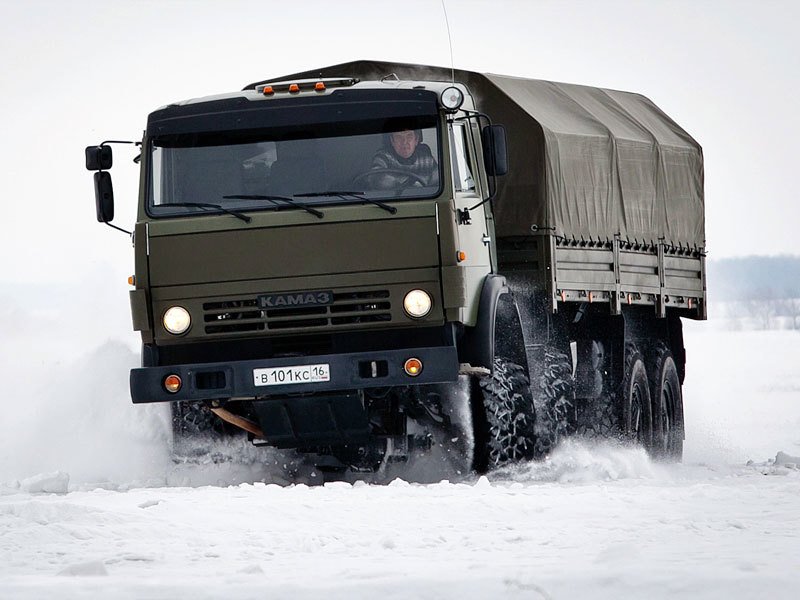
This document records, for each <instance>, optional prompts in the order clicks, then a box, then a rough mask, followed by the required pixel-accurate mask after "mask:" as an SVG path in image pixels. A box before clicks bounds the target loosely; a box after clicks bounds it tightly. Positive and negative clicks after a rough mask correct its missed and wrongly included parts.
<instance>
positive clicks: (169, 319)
mask: <svg viewBox="0 0 800 600" xmlns="http://www.w3.org/2000/svg"><path fill="white" fill-rule="evenodd" d="M163 322H164V329H166V330H167V331H169V332H170V333H173V334H175V335H180V334H182V333H183V332H185V331H186V330H187V329H189V325H191V324H192V317H190V316H189V311H187V310H186V309H185V308H183V307H182V306H171V307H169V308H168V309H167V312H165V313H164V318H163Z"/></svg>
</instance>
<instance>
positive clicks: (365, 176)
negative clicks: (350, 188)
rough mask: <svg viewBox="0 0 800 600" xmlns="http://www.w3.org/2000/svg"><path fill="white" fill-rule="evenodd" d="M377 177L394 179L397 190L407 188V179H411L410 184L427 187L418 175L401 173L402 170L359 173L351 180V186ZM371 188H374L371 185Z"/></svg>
mask: <svg viewBox="0 0 800 600" xmlns="http://www.w3.org/2000/svg"><path fill="white" fill-rule="evenodd" d="M379 175H389V176H390V177H394V178H395V179H396V180H397V188H401V187H408V183H409V181H408V180H409V179H413V180H414V181H413V182H412V183H419V184H420V185H421V186H423V187H425V186H426V185H428V184H427V183H426V182H425V180H424V179H423V178H422V177H420V176H419V175H416V174H415V173H409V172H408V171H403V170H402V169H371V170H369V171H365V172H364V173H361V174H360V175H356V176H355V177H354V178H353V185H356V186H357V185H359V184H360V183H365V182H366V183H369V182H370V179H371V178H373V177H376V176H379ZM373 181H374V180H373ZM370 185H372V184H370ZM373 187H375V186H374V185H373ZM387 187H391V186H387Z"/></svg>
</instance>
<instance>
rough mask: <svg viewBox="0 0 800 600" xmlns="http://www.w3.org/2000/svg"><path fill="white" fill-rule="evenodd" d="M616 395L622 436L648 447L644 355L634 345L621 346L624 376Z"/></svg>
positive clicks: (649, 430) (649, 427)
mask: <svg viewBox="0 0 800 600" xmlns="http://www.w3.org/2000/svg"><path fill="white" fill-rule="evenodd" d="M618 398H619V400H620V402H621V404H622V422H621V423H620V428H621V430H622V431H621V432H622V434H623V438H624V439H626V440H627V441H629V442H630V443H633V444H638V445H641V446H643V447H644V448H646V449H648V450H651V449H652V445H653V444H652V440H653V425H652V403H651V398H650V383H649V381H648V379H647V367H646V366H645V362H644V358H643V357H642V354H641V353H640V352H639V350H638V349H637V348H636V346H635V345H634V344H627V345H626V346H625V375H624V377H623V380H622V385H621V386H620V390H619V395H618Z"/></svg>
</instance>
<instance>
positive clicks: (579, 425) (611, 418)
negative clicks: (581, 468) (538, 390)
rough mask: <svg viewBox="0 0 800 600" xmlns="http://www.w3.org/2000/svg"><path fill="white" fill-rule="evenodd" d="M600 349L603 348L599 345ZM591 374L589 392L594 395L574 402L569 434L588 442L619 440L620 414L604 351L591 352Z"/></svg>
mask: <svg viewBox="0 0 800 600" xmlns="http://www.w3.org/2000/svg"><path fill="white" fill-rule="evenodd" d="M600 347H601V348H603V347H604V345H603V344H600ZM587 367H588V365H587ZM590 372H591V374H592V376H593V377H592V379H593V380H594V381H595V384H594V390H592V391H594V395H593V396H592V397H590V398H576V399H575V400H574V410H573V411H572V414H571V418H572V421H571V423H570V433H571V434H574V435H577V436H579V437H583V438H587V439H619V438H620V427H619V422H620V418H619V411H617V410H616V408H617V405H616V404H615V395H614V394H613V393H612V390H613V387H614V386H613V383H612V382H611V381H610V373H609V364H608V359H607V356H606V354H605V351H604V350H602V351H600V352H593V353H592V363H591V365H590Z"/></svg>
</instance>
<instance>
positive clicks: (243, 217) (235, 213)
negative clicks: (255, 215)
mask: <svg viewBox="0 0 800 600" xmlns="http://www.w3.org/2000/svg"><path fill="white" fill-rule="evenodd" d="M163 206H185V207H193V206H194V207H197V208H214V209H216V210H219V211H222V212H224V213H225V214H228V215H233V216H234V217H236V218H237V219H241V220H242V221H244V222H245V223H249V222H250V221H252V219H251V218H250V217H248V216H247V215H245V214H242V213H240V212H239V211H237V210H231V209H229V208H225V207H224V206H222V205H221V204H212V203H211V202H168V203H166V204H164V205H163Z"/></svg>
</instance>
